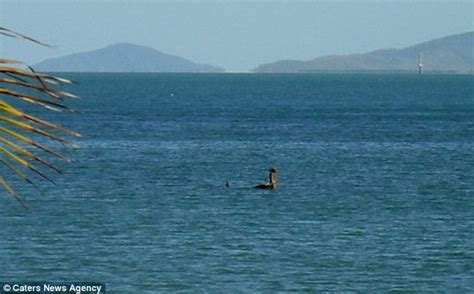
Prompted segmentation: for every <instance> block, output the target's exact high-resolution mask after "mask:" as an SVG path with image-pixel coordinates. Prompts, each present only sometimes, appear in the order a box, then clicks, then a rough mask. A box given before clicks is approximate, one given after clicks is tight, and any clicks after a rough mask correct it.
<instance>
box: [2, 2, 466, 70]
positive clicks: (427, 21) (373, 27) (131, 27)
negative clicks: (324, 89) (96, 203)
mask: <svg viewBox="0 0 474 294" xmlns="http://www.w3.org/2000/svg"><path fill="white" fill-rule="evenodd" d="M473 9H474V0H463V1H456V0H449V1H448V0H438V1H417V0H404V1H400V0H399V1H375V0H362V1H358V0H345V1H341V0H339V1H294V0H291V1H268V0H267V1H249V0H247V1H223V0H221V1H217V0H216V1H158V0H156V1H151V0H148V1H145V0H128V1H124V0H121V1H117V0H114V1H111V0H107V1H104V0H102V1H99V0H95V1H78V0H76V1H74V0H68V1H66V0H63V1H58V0H56V1H50V0H0V26H4V27H8V28H10V29H13V30H17V31H20V32H22V33H25V34H27V35H29V36H33V37H36V38H39V39H41V40H42V41H45V42H49V43H51V44H54V45H57V46H58V47H57V48H53V49H51V48H42V47H40V46H37V45H34V44H30V43H27V42H22V41H18V40H13V39H10V38H6V37H5V38H0V54H1V56H5V57H15V58H20V59H22V60H25V61H27V62H30V63H35V62H38V61H41V60H43V59H45V58H49V57H56V56H61V55H66V54H70V53H75V52H81V51H85V50H93V49H97V48H100V47H104V46H106V45H109V44H113V43H117V42H130V43H135V44H139V45H146V46H151V47H153V48H155V49H158V50H160V51H163V52H166V53H169V54H175V55H179V56H182V57H185V58H188V59H190V60H192V61H195V62H200V63H209V64H213V65H217V66H221V67H224V68H225V69H227V70H228V71H249V70H251V69H252V68H254V67H256V66H257V65H258V64H261V63H266V62H272V61H276V60H279V59H303V60H307V59H312V58H315V57H318V56H321V55H327V54H340V53H357V52H366V51H370V50H375V49H378V48H385V47H396V48H398V47H406V46H410V45H412V44H415V43H418V42H422V41H426V40H429V39H432V38H438V37H443V36H446V35H450V34H456V33H462V32H467V31H472V30H474V24H473V22H474V20H473V19H474V17H473V14H474V11H473Z"/></svg>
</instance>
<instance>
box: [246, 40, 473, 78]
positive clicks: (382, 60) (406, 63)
mask: <svg viewBox="0 0 474 294" xmlns="http://www.w3.org/2000/svg"><path fill="white" fill-rule="evenodd" d="M473 47H474V32H466V33H461V34H456V35H450V36H445V37H442V38H438V39H433V40H429V41H425V42H422V43H419V44H415V45H412V46H409V47H406V48H402V49H397V48H385V49H377V50H373V51H370V52H367V53H355V54H345V55H326V56H321V57H317V58H314V59H310V60H307V61H303V60H291V59H287V60H279V61H276V62H271V63H266V64H261V65H259V66H258V67H256V68H255V69H254V72H257V73H300V72H318V71H321V72H325V71H337V72H354V71H407V72H411V71H413V72H415V71H417V70H418V68H417V64H418V55H419V53H422V55H423V65H424V71H426V72H455V73H471V74H472V73H474V70H473V69H474V53H473Z"/></svg>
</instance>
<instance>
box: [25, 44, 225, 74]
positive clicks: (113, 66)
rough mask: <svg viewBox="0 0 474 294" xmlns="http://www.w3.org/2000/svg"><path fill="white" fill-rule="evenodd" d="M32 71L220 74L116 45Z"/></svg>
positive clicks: (215, 69) (155, 52)
mask: <svg viewBox="0 0 474 294" xmlns="http://www.w3.org/2000/svg"><path fill="white" fill-rule="evenodd" d="M34 68H35V69H37V70H40V71H49V72H223V71H224V69H222V68H219V67H216V66H212V65H208V64H198V63H194V62H192V61H190V60H187V59H185V58H182V57H179V56H174V55H169V54H166V53H163V52H160V51H158V50H155V49H153V48H149V47H144V46H139V45H134V44H129V43H118V44H115V45H110V46H107V47H105V48H102V49H98V50H93V51H89V52H83V53H76V54H71V55H67V56H63V57H58V58H51V59H47V60H44V61H42V62H40V63H38V64H36V65H34Z"/></svg>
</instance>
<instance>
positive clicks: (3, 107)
mask: <svg viewBox="0 0 474 294" xmlns="http://www.w3.org/2000/svg"><path fill="white" fill-rule="evenodd" d="M0 35H3V36H7V37H12V38H20V39H25V40H28V41H31V42H34V43H37V44H40V45H43V46H48V47H50V46H49V45H47V44H45V43H42V42H40V41H38V40H35V39H32V38H30V37H28V36H25V35H22V34H20V33H17V32H14V31H12V30H9V29H6V28H3V27H0ZM71 83H72V82H71V81H70V80H68V79H64V78H60V77H56V76H52V75H49V74H45V73H38V72H36V71H34V70H33V69H32V68H31V67H29V66H27V65H24V64H23V63H22V62H21V61H18V60H15V59H9V58H0V164H3V166H4V167H6V170H7V173H6V174H4V175H3V174H2V175H0V186H1V187H3V188H4V189H5V190H6V191H7V192H8V193H9V194H10V195H12V196H13V197H14V198H15V199H16V200H17V201H18V202H19V203H20V204H21V205H23V206H24V207H26V204H25V203H24V201H23V200H22V199H21V198H20V197H19V196H18V194H17V193H16V191H15V189H14V188H13V187H12V185H11V184H9V183H8V182H7V180H5V177H8V176H10V175H14V176H17V177H18V178H20V179H21V180H23V181H24V182H26V183H28V184H33V181H32V180H31V178H30V176H29V174H28V173H30V174H33V175H36V176H38V177H39V178H42V179H45V180H47V181H50V182H53V180H52V179H51V178H50V177H49V176H48V175H47V174H46V172H45V170H51V171H54V172H56V173H61V170H60V169H59V168H57V167H56V166H55V165H53V164H52V163H50V162H49V161H48V160H46V159H44V158H43V156H40V155H38V154H37V153H43V154H45V155H52V156H54V157H57V158H60V159H62V160H65V161H69V159H68V157H66V156H64V155H63V154H61V153H60V152H58V151H56V150H54V149H53V148H51V147H48V146H46V145H44V144H40V143H39V142H38V141H37V140H35V139H34V138H33V136H35V135H39V136H41V137H45V138H48V139H50V140H52V141H57V142H59V143H61V144H63V145H67V146H74V144H73V143H72V142H70V141H69V140H66V139H64V138H63V135H69V136H75V137H80V134H79V133H77V132H75V131H73V130H70V129H68V128H65V127H62V126H60V125H58V124H55V123H52V122H49V121H46V120H43V119H41V118H39V117H37V116H34V115H31V114H29V113H26V112H24V111H23V110H21V109H20V108H19V107H18V106H16V105H18V104H21V103H30V104H34V105H37V106H40V107H44V108H47V109H50V110H55V111H70V112H74V111H75V110H74V109H72V108H70V107H68V106H67V105H66V104H65V101H64V100H65V99H64V98H78V97H77V96H76V95H73V94H71V93H68V92H65V91H62V90H59V89H56V88H55V87H57V86H58V85H60V84H71ZM14 101H15V102H14ZM53 183H54V182H53Z"/></svg>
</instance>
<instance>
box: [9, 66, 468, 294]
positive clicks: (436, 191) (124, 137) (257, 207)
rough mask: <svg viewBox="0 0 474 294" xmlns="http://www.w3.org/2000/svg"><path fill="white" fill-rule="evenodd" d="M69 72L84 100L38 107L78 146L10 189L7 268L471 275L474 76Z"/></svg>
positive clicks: (60, 275)
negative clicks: (273, 182)
mask: <svg viewBox="0 0 474 294" xmlns="http://www.w3.org/2000/svg"><path fill="white" fill-rule="evenodd" d="M63 76H65V77H70V78H72V79H74V80H75V81H76V82H77V84H75V85H74V86H71V87H68V88H67V89H68V90H70V91H73V92H74V93H76V94H78V95H80V96H81V97H82V99H81V100H79V101H71V105H73V106H75V107H77V108H79V109H80V110H81V111H82V113H73V114H63V113H54V112H50V111H48V112H45V111H42V110H38V109H34V110H35V111H36V113H37V114H38V111H39V114H40V115H42V116H43V117H46V118H50V119H53V120H55V121H57V122H60V123H62V124H63V125H66V126H68V127H70V128H73V129H75V130H77V131H79V132H81V133H82V134H83V138H80V139H77V140H76V142H77V143H78V144H79V145H80V148H76V149H64V148H62V147H60V149H64V150H63V151H65V152H66V153H67V154H68V155H69V156H70V157H71V159H72V162H71V163H60V162H57V161H56V162H57V164H58V165H60V166H61V168H62V169H63V170H64V173H65V175H64V176H63V177H61V176H54V175H53V174H51V173H49V174H50V175H52V176H53V177H54V179H55V181H56V185H52V184H49V183H47V182H43V181H36V183H37V188H33V187H29V186H22V184H21V183H20V182H19V181H16V180H14V179H13V180H12V181H13V182H12V183H13V184H14V185H15V186H16V187H17V189H18V191H19V192H20V194H21V195H22V197H23V198H24V200H25V201H26V203H27V204H28V206H29V207H30V209H29V210H28V211H26V210H24V209H23V208H21V206H20V205H19V204H18V203H17V202H16V201H15V200H14V199H13V198H11V197H10V196H9V195H8V194H7V193H6V192H4V191H2V192H0V193H1V194H0V196H1V199H0V203H1V205H0V228H1V229H0V233H1V236H0V281H9V282H11V281H82V282H86V281H96V282H103V283H106V284H107V288H108V289H107V290H108V292H109V293H159V292H164V293H172V292H192V293H196V292H198V293H199V292H210V293H236V292H243V293H250V292H268V293H271V292H290V291H291V292H322V291H331V292H332V291H334V292H360V293H369V292H371V293H373V292H389V291H394V292H398V291H399V292H405V291H407V292H411V291H413V292H430V291H434V292H451V293H467V292H472V291H473V290H474V239H473V238H474V237H473V236H474V76H472V75H471V76H469V75H423V76H417V75H390V74H385V75H369V74H358V75H357V74H355V75H351V74H347V75H338V74H332V75H330V74H327V75H324V74H307V75H306V74H302V75H254V74H220V75H215V74H63ZM48 144H49V143H48ZM51 146H56V145H54V144H52V145H51ZM270 166H275V167H276V168H277V169H278V172H279V174H278V179H279V182H278V188H277V189H276V190H274V191H267V190H255V189H252V186H254V185H255V184H257V183H258V182H261V181H265V180H266V179H267V177H268V172H267V171H268V168H269V167H270ZM226 181H228V183H229V185H230V187H229V188H226V187H224V183H225V182H226ZM19 185H20V186H19Z"/></svg>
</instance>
